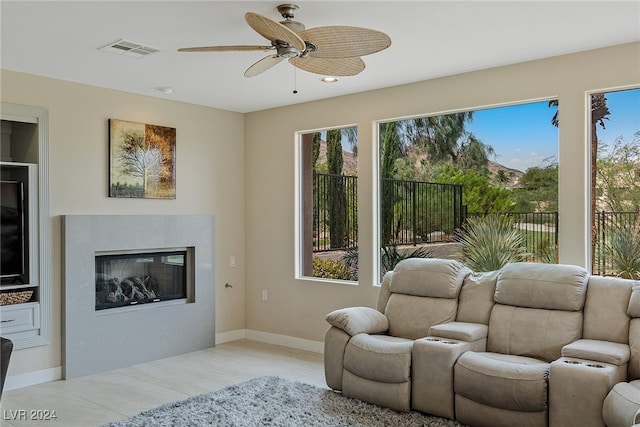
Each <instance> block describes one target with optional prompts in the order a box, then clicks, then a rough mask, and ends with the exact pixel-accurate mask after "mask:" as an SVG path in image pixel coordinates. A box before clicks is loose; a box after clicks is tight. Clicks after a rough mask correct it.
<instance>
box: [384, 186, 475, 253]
mask: <svg viewBox="0 0 640 427" xmlns="http://www.w3.org/2000/svg"><path fill="white" fill-rule="evenodd" d="M463 219H464V215H463V206H462V186H461V185H459V184H439V183H433V182H420V181H404V180H396V179H383V180H382V182H381V187H380V223H381V224H380V228H381V233H382V235H381V241H382V242H383V243H384V244H394V245H408V244H411V245H416V244H419V243H435V242H443V241H451V240H452V238H453V234H454V232H455V230H456V229H458V228H459V227H460V226H461V225H462V221H463Z"/></svg>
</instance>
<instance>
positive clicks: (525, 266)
mask: <svg viewBox="0 0 640 427" xmlns="http://www.w3.org/2000/svg"><path fill="white" fill-rule="evenodd" d="M588 278H589V273H588V272H587V270H585V269H584V268H581V267H577V266H572V265H561V264H537V263H513V264H507V265H506V266H505V267H503V268H502V269H501V270H500V273H499V274H498V279H497V282H496V291H495V294H494V300H495V302H496V303H497V304H496V305H495V306H494V307H493V310H492V311H491V317H490V319H489V335H488V337H487V351H490V352H495V353H504V354H513V355H518V356H528V357H533V358H537V359H541V360H545V361H547V362H550V361H552V360H555V359H557V358H559V357H560V355H561V349H562V347H563V346H565V345H567V344H569V343H571V342H573V341H575V340H577V339H580V338H581V337H582V323H583V314H582V309H583V307H584V301H585V295H586V290H587V281H588Z"/></svg>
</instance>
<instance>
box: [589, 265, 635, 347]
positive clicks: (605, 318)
mask: <svg viewBox="0 0 640 427" xmlns="http://www.w3.org/2000/svg"><path fill="white" fill-rule="evenodd" d="M633 283H634V282H633V281H631V280H625V279H619V278H617V277H602V276H591V277H590V278H589V286H588V287H587V298H586V301H585V303H584V329H583V331H582V337H583V338H587V339H592V340H601V341H611V342H617V343H621V344H627V343H628V342H629V316H628V315H627V309H628V307H629V298H630V296H631V289H632V284H633Z"/></svg>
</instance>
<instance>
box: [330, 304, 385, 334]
mask: <svg viewBox="0 0 640 427" xmlns="http://www.w3.org/2000/svg"><path fill="white" fill-rule="evenodd" d="M325 319H326V321H327V323H329V324H330V325H331V326H335V327H336V328H338V329H342V330H343V331H345V332H346V333H348V334H349V335H352V336H353V335H357V334H362V333H366V334H379V333H382V332H386V331H387V329H389V321H388V320H387V317H386V316H385V315H384V314H382V313H380V312H379V311H378V310H376V309H373V308H370V307H347V308H342V309H339V310H334V311H332V312H331V313H329V314H327V316H326V317H325Z"/></svg>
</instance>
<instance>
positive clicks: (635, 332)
mask: <svg viewBox="0 0 640 427" xmlns="http://www.w3.org/2000/svg"><path fill="white" fill-rule="evenodd" d="M627 314H628V315H629V316H631V322H630V323H629V348H630V350H631V357H630V358H629V365H628V370H629V379H631V380H637V379H640V285H639V284H635V285H634V286H633V291H632V292H631V299H630V300H629V308H628V310H627Z"/></svg>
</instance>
